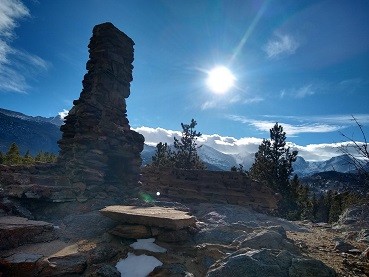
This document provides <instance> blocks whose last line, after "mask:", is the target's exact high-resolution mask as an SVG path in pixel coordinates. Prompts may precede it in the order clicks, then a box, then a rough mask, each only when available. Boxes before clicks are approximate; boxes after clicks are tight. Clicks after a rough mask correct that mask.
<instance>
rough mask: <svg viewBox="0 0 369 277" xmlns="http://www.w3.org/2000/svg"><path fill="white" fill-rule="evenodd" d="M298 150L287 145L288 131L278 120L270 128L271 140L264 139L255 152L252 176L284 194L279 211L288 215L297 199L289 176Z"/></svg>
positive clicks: (251, 170) (283, 214)
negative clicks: (293, 193) (292, 192)
mask: <svg viewBox="0 0 369 277" xmlns="http://www.w3.org/2000/svg"><path fill="white" fill-rule="evenodd" d="M297 153H298V152H297V151H292V152H291V151H290V148H289V147H286V133H285V132H283V127H282V126H281V125H278V122H277V123H276V124H275V125H274V126H273V128H272V129H270V140H266V139H264V140H263V142H262V143H261V145H260V146H259V149H258V152H257V153H256V154H255V162H254V163H253V165H252V166H251V169H250V172H249V173H250V176H251V177H252V178H254V179H256V180H257V181H259V182H261V183H263V184H265V185H267V186H269V187H271V188H273V189H275V190H276V191H277V192H279V193H280V194H281V195H282V200H281V201H280V203H279V204H280V206H279V213H280V215H282V216H287V214H288V212H289V211H291V210H293V209H294V206H295V204H296V203H295V200H294V199H292V198H291V195H290V194H291V191H290V182H289V178H290V176H291V174H292V172H293V168H292V163H293V162H294V161H296V156H297Z"/></svg>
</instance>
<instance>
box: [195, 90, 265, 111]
mask: <svg viewBox="0 0 369 277" xmlns="http://www.w3.org/2000/svg"><path fill="white" fill-rule="evenodd" d="M262 101H264V98H261V97H259V96H249V95H247V94H246V95H241V93H240V92H229V93H228V94H225V95H221V96H214V97H213V98H211V99H210V100H209V99H208V100H206V101H205V102H204V103H203V104H202V105H201V110H209V109H215V108H225V107H227V106H230V105H233V104H244V105H248V104H256V103H259V102H262Z"/></svg>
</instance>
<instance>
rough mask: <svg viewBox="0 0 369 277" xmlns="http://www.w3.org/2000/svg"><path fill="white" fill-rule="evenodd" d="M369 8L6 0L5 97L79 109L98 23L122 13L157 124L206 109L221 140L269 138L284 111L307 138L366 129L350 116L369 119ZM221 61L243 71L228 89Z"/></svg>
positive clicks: (205, 125)
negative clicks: (219, 77)
mask: <svg viewBox="0 0 369 277" xmlns="http://www.w3.org/2000/svg"><path fill="white" fill-rule="evenodd" d="M368 14H369V2H368V1H365V0H362V1H360V0H355V1H343V0H342V1H341V0H334V1H295V0H291V1H288V0H284V1H277V0H275V1H273V0H271V1H256V0H250V1H247V0H244V1H231V0H227V1H217V0H209V1H197V0H196V1H195V0H186V1H184V0H183V1H180V0H176V1H173V0H167V1H159V0H155V1H153V0H132V1H128V0H127V1H120V0H90V1H87V0H79V1H75V0H53V1H42V0H40V1H36V0H24V1H15V0H2V1H1V2H0V107H2V108H6V109H11V110H15V111H19V112H23V113H25V114H28V115H42V116H54V115H56V114H58V113H59V112H62V111H63V110H69V109H70V108H71V106H72V101H73V100H74V99H77V98H78V97H79V94H80V92H81V89H82V84H81V81H82V78H83V75H84V74H85V73H86V70H85V64H86V61H87V59H88V52H87V51H88V49H87V45H88V42H89V39H90V37H91V33H92V28H93V26H94V25H96V24H99V23H102V22H106V21H110V22H112V23H113V24H114V25H115V26H117V27H118V28H119V29H120V30H122V31H123V32H125V33H126V34H127V35H128V36H130V37H131V38H132V39H133V40H134V41H135V43H136V45H135V61H134V71H133V77H134V80H133V82H132V83H131V96H130V97H129V98H128V100H127V104H128V118H129V120H130V123H131V126H132V127H134V128H141V130H146V133H145V135H147V136H150V135H152V134H154V133H155V132H156V133H157V134H159V133H160V134H161V135H168V134H167V133H165V132H166V131H168V130H179V129H180V123H181V122H189V121H190V120H191V118H195V119H196V120H197V122H198V130H199V131H201V132H202V133H204V134H208V135H212V134H218V135H219V137H220V138H222V139H218V140H219V141H222V142H220V143H218V145H220V144H222V143H224V142H226V141H227V139H224V138H225V137H231V138H232V139H235V141H237V142H239V141H242V139H243V140H245V139H246V138H249V139H250V141H251V140H252V139H253V138H258V139H260V138H268V136H269V133H268V130H269V128H270V127H271V126H272V125H273V123H275V122H276V121H278V122H279V123H281V124H282V125H283V126H284V127H285V131H286V132H287V137H288V139H289V141H291V142H292V143H294V144H296V145H298V146H300V147H309V145H315V146H316V145H327V144H335V143H338V142H341V141H342V140H343V138H342V136H341V135H340V134H339V132H343V133H345V134H347V135H349V136H353V137H354V138H355V139H361V136H360V134H359V132H358V130H357V128H353V126H354V124H353V122H352V121H351V120H350V118H351V115H354V116H355V117H357V118H358V119H359V121H360V122H361V123H362V124H363V125H364V126H368V125H369V105H368V103H369V91H368V90H369V32H368V26H369V16H368ZM217 65H224V66H227V67H228V68H229V69H230V70H231V71H232V72H233V74H234V75H235V78H236V81H235V85H234V87H233V88H231V90H230V91H228V92H227V93H225V94H222V95H219V94H214V93H213V92H211V90H210V89H209V88H208V87H207V86H206V78H207V72H209V70H211V69H212V68H213V67H215V66H217ZM143 126H144V127H145V128H146V129H145V128H142V127H143ZM148 127H150V128H157V127H161V128H162V129H160V131H158V129H148ZM148 130H151V131H148ZM163 130H164V131H163ZM367 130H368V128H367V127H365V131H367ZM143 132H144V131H143ZM168 132H169V131H168ZM368 136H369V135H368ZM159 138H162V137H160V136H159ZM159 138H158V139H159ZM150 139H151V137H147V140H148V141H150ZM153 142H155V141H154V140H153ZM232 143H234V142H232ZM314 149H315V148H314Z"/></svg>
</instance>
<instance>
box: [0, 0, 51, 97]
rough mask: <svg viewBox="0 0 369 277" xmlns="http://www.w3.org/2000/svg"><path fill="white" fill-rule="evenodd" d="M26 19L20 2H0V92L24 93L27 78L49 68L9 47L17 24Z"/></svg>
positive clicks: (45, 63)
mask: <svg viewBox="0 0 369 277" xmlns="http://www.w3.org/2000/svg"><path fill="white" fill-rule="evenodd" d="M27 17H30V13H29V10H28V9H27V7H26V6H25V5H24V4H23V3H22V2H21V1H18V0H1V1H0V90H4V91H9V92H18V93H25V92H26V91H27V89H29V85H28V83H27V78H28V77H30V76H33V75H34V74H37V73H39V72H40V71H42V70H47V68H48V67H49V64H48V63H47V62H46V61H45V60H43V59H42V58H41V57H39V56H37V55H34V54H31V53H28V52H26V51H24V50H19V49H16V48H14V47H12V46H11V42H12V40H13V39H14V38H15V37H16V34H15V32H14V30H15V28H16V27H17V26H18V23H17V22H18V21H19V20H21V19H23V18H27Z"/></svg>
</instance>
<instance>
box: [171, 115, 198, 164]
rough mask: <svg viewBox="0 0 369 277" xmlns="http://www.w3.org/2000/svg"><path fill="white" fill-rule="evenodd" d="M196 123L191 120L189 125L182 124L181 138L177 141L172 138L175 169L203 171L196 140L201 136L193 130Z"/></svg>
mask: <svg viewBox="0 0 369 277" xmlns="http://www.w3.org/2000/svg"><path fill="white" fill-rule="evenodd" d="M196 125H197V122H196V121H195V120H194V119H192V120H191V123H190V124H183V123H181V126H182V137H181V139H180V140H179V139H177V138H176V137H174V148H175V149H176V152H175V153H174V162H175V164H174V165H175V167H177V168H183V169H205V164H204V163H203V162H202V161H201V159H200V157H199V156H198V154H197V149H198V148H199V147H198V146H197V143H196V140H197V138H198V137H200V136H201V135H202V134H201V133H200V132H197V131H196V130H195V127H196Z"/></svg>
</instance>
